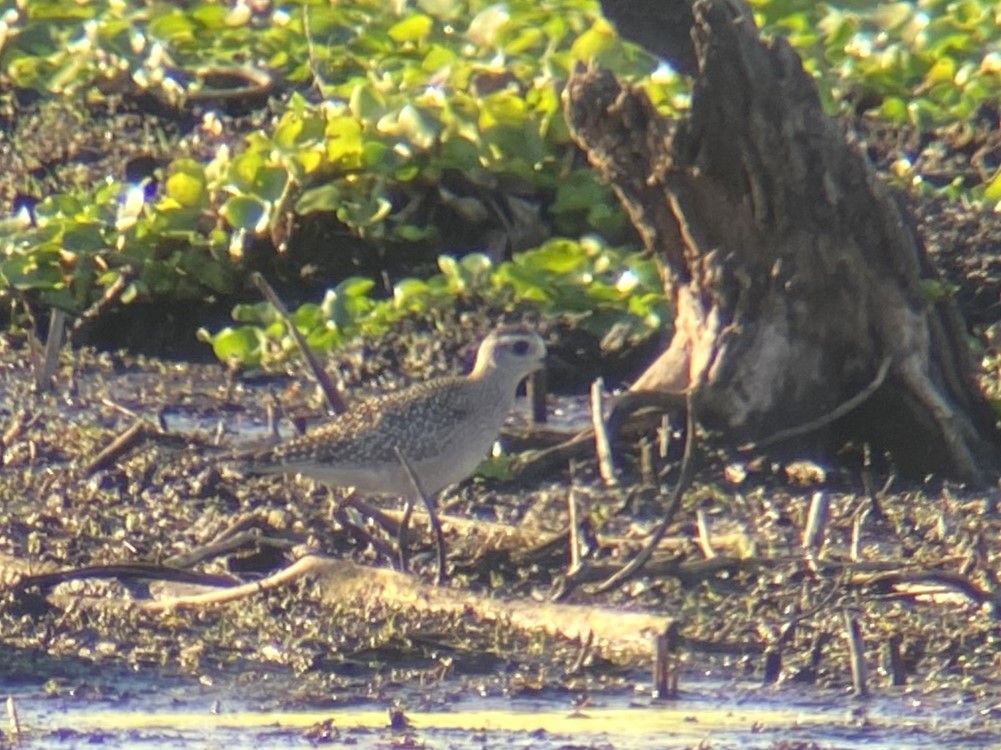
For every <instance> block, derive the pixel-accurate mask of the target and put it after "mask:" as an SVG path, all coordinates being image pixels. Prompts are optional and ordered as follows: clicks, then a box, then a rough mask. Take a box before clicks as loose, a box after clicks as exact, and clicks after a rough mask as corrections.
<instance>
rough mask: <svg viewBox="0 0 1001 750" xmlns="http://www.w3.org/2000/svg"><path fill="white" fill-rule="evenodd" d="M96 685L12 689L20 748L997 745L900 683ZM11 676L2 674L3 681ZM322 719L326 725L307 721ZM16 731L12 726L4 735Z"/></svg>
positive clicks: (985, 732)
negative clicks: (412, 691)
mask: <svg viewBox="0 0 1001 750" xmlns="http://www.w3.org/2000/svg"><path fill="white" fill-rule="evenodd" d="M129 683H130V684H129V686H128V688H127V689H123V690H121V691H114V690H108V691H106V693H105V694H104V695H102V696H98V697H95V696H93V695H90V696H84V695H80V696H73V695H67V694H65V693H64V694H62V695H60V696H58V697H50V696H46V695H44V694H43V692H42V690H41V689H40V688H38V689H32V688H27V687H25V686H20V687H18V688H16V689H13V690H10V691H9V695H11V696H12V697H13V700H14V703H15V705H16V710H17V713H18V717H19V720H20V723H21V727H22V735H21V741H20V743H19V744H18V747H20V748H42V747H65V748H73V747H92V746H94V745H95V744H99V745H100V746H101V747H104V748H133V749H138V750H143V749H144V748H161V747H178V748H224V747H225V748H240V747H253V748H256V750H269V749H270V748H288V747H309V746H311V745H314V744H317V743H321V742H324V741H326V742H333V743H335V744H349V745H352V746H354V747H357V748H376V747H388V746H394V747H396V746H403V747H408V746H418V747H428V748H456V749H458V750H462V749H464V748H484V747H500V746H504V747H524V748H528V747H531V748H564V747H567V746H568V745H572V746H575V747H592V748H621V749H623V750H631V749H632V748H636V749H637V750H640V749H641V748H649V747H663V748H690V747H692V746H693V745H698V743H700V742H704V743H706V744H707V746H708V747H712V748H713V749H714V750H719V748H773V747H775V746H776V745H777V744H778V743H783V742H784V743H792V744H791V746H793V747H807V746H809V745H808V744H807V743H811V742H814V743H817V744H818V745H819V746H820V747H824V748H862V747H866V748H874V747H875V748H900V749H905V750H907V749H913V750H919V749H923V748H935V747H941V746H947V747H963V748H987V747H997V746H998V744H999V743H1001V723H999V722H998V721H997V720H996V719H994V718H992V717H991V713H992V712H991V711H990V710H989V709H985V707H983V706H980V705H977V704H975V703H966V702H964V701H962V700H959V699H958V696H956V697H955V698H956V699H954V700H949V699H946V700H942V699H939V698H929V697H927V696H921V695H920V694H918V693H916V692H913V691H910V692H905V691H893V692H887V693H884V694H880V695H877V696H875V697H873V698H871V699H868V700H864V701H863V700H858V699H855V698H853V697H851V696H849V695H845V694H843V693H835V692H830V691H823V690H819V689H805V688H801V687H785V688H777V689H772V688H769V689H765V688H757V687H754V686H753V685H750V684H748V685H740V684H722V683H710V682H707V683H705V684H697V685H693V686H692V687H693V689H691V690H688V691H685V692H683V694H682V696H681V697H680V698H679V699H677V700H672V701H664V702H657V701H654V700H652V699H651V698H650V696H649V695H642V694H636V695H612V696H607V695H598V696H595V697H594V698H593V699H592V702H591V703H589V704H587V705H585V706H584V707H583V708H580V709H577V710H575V709H574V708H573V707H572V706H571V705H570V703H569V701H568V699H567V698H566V697H565V696H560V697H552V698H548V697H543V698H533V699H525V698H503V697H488V698H478V697H475V696H472V695H471V696H470V697H468V698H461V699H459V700H458V701H456V702H454V703H452V704H450V705H449V706H448V708H447V709H446V710H441V709H436V710H430V711H425V710H420V709H414V710H411V709H408V708H407V707H405V706H404V707H403V708H404V711H405V716H406V719H407V721H408V722H409V726H407V727H405V728H402V729H391V728H390V727H389V715H388V708H389V706H388V705H381V704H380V702H378V701H369V702H365V703H361V704H358V705H355V706H352V707H344V708H332V709H331V708H324V709H309V710H275V709H274V706H275V705H276V704H279V703H281V699H282V694H283V693H284V690H285V689H286V688H289V687H292V685H291V684H286V685H282V684H281V681H280V680H277V681H275V682H274V683H273V684H270V685H263V684H262V685H258V686H255V687H251V688H248V686H245V685H240V686H225V685H223V686H212V687H206V686H203V685H200V684H198V683H191V684H184V683H179V682H178V681H176V680H170V681H167V682H166V683H164V684H157V683H155V682H148V683H146V684H143V683H142V682H140V681H132V680H129ZM3 687H4V686H0V690H2V689H3ZM321 722H330V723H329V724H328V730H327V734H326V735H325V736H323V737H321V736H314V737H313V738H312V739H311V738H310V737H309V736H308V735H307V733H308V731H309V729H310V727H316V725H319V724H320V723H321ZM11 735H12V732H11V731H10V727H9V726H8V733H7V737H8V739H11V738H12V737H11Z"/></svg>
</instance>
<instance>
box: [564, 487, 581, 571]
mask: <svg viewBox="0 0 1001 750" xmlns="http://www.w3.org/2000/svg"><path fill="white" fill-rule="evenodd" d="M567 506H568V507H567V511H568V515H569V516H570V566H569V567H568V568H567V577H568V578H572V577H573V576H575V575H576V574H577V573H579V572H580V566H581V562H580V526H579V525H578V524H579V523H580V521H579V519H578V517H577V493H576V492H574V486H573V479H572V478H571V480H570V492H569V493H568V494H567Z"/></svg>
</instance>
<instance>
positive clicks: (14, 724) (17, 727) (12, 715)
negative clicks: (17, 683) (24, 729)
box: [7, 695, 21, 741]
mask: <svg viewBox="0 0 1001 750" xmlns="http://www.w3.org/2000/svg"><path fill="white" fill-rule="evenodd" d="M7 726H8V727H9V728H10V734H11V736H12V737H13V738H14V740H15V741H17V740H19V739H21V719H20V718H19V717H18V715H17V705H16V704H15V703H14V696H13V695H8V696H7Z"/></svg>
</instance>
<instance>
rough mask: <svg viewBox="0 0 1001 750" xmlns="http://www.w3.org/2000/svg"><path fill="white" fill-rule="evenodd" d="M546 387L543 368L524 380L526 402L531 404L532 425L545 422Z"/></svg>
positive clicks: (547, 387)
mask: <svg viewBox="0 0 1001 750" xmlns="http://www.w3.org/2000/svg"><path fill="white" fill-rule="evenodd" d="M548 389H549V386H548V384H547V382H546V371H545V370H536V371H535V372H533V373H532V374H531V375H529V376H528V380H526V381H525V390H526V395H527V396H528V403H530V404H531V405H532V424H533V425H538V424H545V423H546V392H547V391H548Z"/></svg>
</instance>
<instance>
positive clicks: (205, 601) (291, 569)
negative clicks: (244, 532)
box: [138, 555, 327, 612]
mask: <svg viewBox="0 0 1001 750" xmlns="http://www.w3.org/2000/svg"><path fill="white" fill-rule="evenodd" d="M326 565H327V561H326V560H324V559H323V558H322V557H320V556H318V555H306V556H304V557H300V558H299V559H298V560H296V561H295V562H294V563H292V564H291V565H289V566H288V567H287V568H283V569H282V570H279V571H278V572H277V573H275V574H273V575H270V576H268V577H267V578H262V579H261V580H260V581H254V582H253V583H245V584H243V585H242V586H233V587H232V588H228V589H223V590H222V591H211V592H209V593H206V594H195V595H193V596H179V597H175V598H171V599H163V600H160V601H155V602H141V603H140V604H139V605H138V607H139V609H141V610H142V611H143V612H169V611H171V610H174V609H196V608H199V607H205V606H210V605H214V604H226V603H228V602H234V601H238V600H240V599H247V598H249V597H251V596H255V595H257V594H260V593H263V592H265V591H271V590H272V589H276V588H279V587H280V586H287V585H288V584H290V583H295V582H296V581H298V580H300V579H301V578H303V577H305V576H307V575H309V574H310V573H312V572H313V571H314V570H317V569H320V568H323V567H324V566H326Z"/></svg>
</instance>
